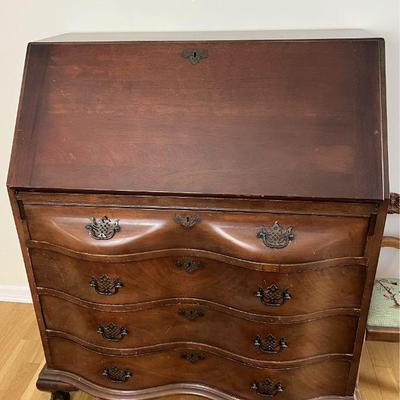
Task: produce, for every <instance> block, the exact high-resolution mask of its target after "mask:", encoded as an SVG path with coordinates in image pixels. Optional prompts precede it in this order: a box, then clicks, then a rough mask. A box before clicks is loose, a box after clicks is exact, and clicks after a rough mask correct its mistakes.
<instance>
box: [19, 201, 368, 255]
mask: <svg viewBox="0 0 400 400" xmlns="http://www.w3.org/2000/svg"><path fill="white" fill-rule="evenodd" d="M25 213H26V216H27V221H28V226H29V232H30V236H31V239H33V240H37V241H43V242H47V243H51V244H54V245H58V246H63V247H66V248H68V249H71V250H74V251H78V252H84V253H90V254H103V255H119V254H121V255H122V254H133V253H139V252H140V253H141V252H149V251H156V250H168V249H177V248H186V249H198V250H205V251H210V252H215V253H221V254H225V255H228V256H232V257H237V258H243V259H249V260H254V261H259V262H271V263H298V262H308V261H316V260H321V259H329V258H339V257H357V256H362V255H363V253H364V244H365V237H366V234H367V228H368V219H367V218H363V217H342V216H341V217H335V216H316V215H297V214H270V213H248V212H246V213H239V212H216V211H213V212H208V211H200V212H199V211H187V210H148V209H132V208H131V209H129V208H104V207H78V206H44V205H26V206H25ZM104 216H107V219H105V218H103V219H102V217H104ZM205 256H206V254H205Z"/></svg>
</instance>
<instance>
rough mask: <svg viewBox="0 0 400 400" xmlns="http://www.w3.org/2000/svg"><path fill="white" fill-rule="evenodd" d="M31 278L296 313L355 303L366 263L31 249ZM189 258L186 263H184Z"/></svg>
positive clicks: (86, 294) (131, 295)
mask: <svg viewBox="0 0 400 400" xmlns="http://www.w3.org/2000/svg"><path fill="white" fill-rule="evenodd" d="M30 252H31V257H32V263H33V269H34V274H35V280H36V283H37V285H38V286H39V287H45V288H50V289H53V290H56V291H61V292H64V293H67V294H69V295H72V296H74V297H77V298H79V299H81V300H85V301H90V302H95V303H101V304H137V303H144V302H149V301H161V302H162V301H165V300H167V299H174V298H192V299H202V300H206V301H209V302H213V303H218V304H221V305H224V306H228V307H232V308H235V309H237V310H240V311H244V312H249V313H256V314H264V315H271V316H274V315H282V316H294V315H301V314H310V313H313V312H320V311H326V310H332V309H338V308H359V306H360V303H361V297H362V293H363V287H364V280H365V273H366V268H365V266H364V265H362V262H361V261H360V259H347V260H346V259H339V260H335V261H334V262H326V261H325V262H324V261H322V262H317V263H312V264H311V265H310V264H308V265H307V266H304V265H297V266H296V265H292V266H279V265H275V266H274V265H271V266H270V268H271V269H272V270H274V271H278V272H267V271H262V270H261V271H260V270H254V269H253V268H259V267H260V264H254V265H252V266H250V267H249V266H247V267H243V266H237V265H231V264H229V263H228V262H221V261H216V260H211V259H206V258H201V257H197V256H196V254H193V256H188V255H187V254H186V255H182V256H178V255H177V256H176V257H161V258H157V259H148V260H142V261H135V262H119V263H117V262H116V263H114V262H113V263H110V262H93V261H86V260H80V259H77V258H73V257H70V256H66V255H63V254H59V253H56V252H52V251H44V250H41V249H40V250H39V249H31V250H30ZM186 263H189V264H186Z"/></svg>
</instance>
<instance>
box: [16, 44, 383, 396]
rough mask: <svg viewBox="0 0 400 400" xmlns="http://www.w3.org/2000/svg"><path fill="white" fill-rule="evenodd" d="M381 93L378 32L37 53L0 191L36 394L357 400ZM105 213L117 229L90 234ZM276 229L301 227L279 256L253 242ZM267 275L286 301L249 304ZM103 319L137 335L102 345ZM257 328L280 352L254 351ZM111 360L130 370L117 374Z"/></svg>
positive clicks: (377, 204)
mask: <svg viewBox="0 0 400 400" xmlns="http://www.w3.org/2000/svg"><path fill="white" fill-rule="evenodd" d="M188 47H196V48H197V47H199V48H200V47H201V48H203V47H207V50H208V55H209V57H208V58H206V59H202V60H201V61H200V63H198V64H197V65H192V64H191V63H190V62H189V60H188V59H187V58H183V57H181V53H182V50H183V49H188ZM160 60H161V61H160ZM384 85H385V77H384V46H383V41H382V40H380V39H365V40H329V41H322V40H302V41H293V40H286V41H258V42H249V41H236V42H196V43H189V42H168V43H161V42H140V43H138V42H136V43H97V44H94V43H75V44H72V43H69V44H68V43H57V44H48V43H40V44H39V43H35V44H31V45H30V47H29V49H28V57H27V63H26V69H25V75H24V83H23V91H22V95H21V101H20V109H19V112H18V120H17V127H16V133H15V140H14V146H13V152H12V159H11V163H10V172H9V179H8V187H9V194H10V200H11V204H12V208H13V213H14V217H15V221H16V225H17V229H18V233H19V237H20V241H21V247H22V251H23V255H24V259H25V264H26V268H27V273H28V278H29V283H30V287H31V291H32V296H33V300H34V304H35V311H36V314H37V318H38V323H39V327H40V331H41V335H42V341H43V346H44V350H45V354H46V360H47V364H48V368H45V369H44V371H43V373H42V374H41V376H40V378H39V380H38V387H39V388H41V389H43V390H49V391H53V392H54V391H57V390H59V391H72V390H74V389H81V390H85V391H87V392H89V393H90V394H92V395H94V396H97V397H99V398H104V399H108V400H111V399H112V400H115V399H124V400H126V399H127V398H132V399H135V400H145V399H150V398H153V397H158V396H166V395H177V394H197V395H202V396H205V397H208V398H210V399H212V400H233V399H235V400H236V399H238V398H240V399H256V398H259V397H258V396H257V395H256V394H255V392H254V390H252V389H251V388H250V387H251V384H252V383H254V381H262V380H265V379H266V378H268V377H270V378H273V379H274V380H277V379H282V381H284V382H283V383H284V385H285V391H284V392H283V393H278V394H277V396H279V398H282V399H286V400H299V399H304V400H306V399H307V400H311V399H315V398H320V397H321V396H322V397H324V396H327V397H326V399H330V400H333V399H335V400H336V399H337V398H338V396H340V398H341V399H344V398H345V399H346V400H350V399H353V397H354V396H356V394H355V393H356V389H355V385H356V379H357V371H358V366H359V359H360V354H361V348H362V343H363V338H364V333H365V326H366V317H367V312H368V307H369V302H370V296H371V291H372V286H373V280H374V275H375V270H376V264H377V258H378V255H379V249H380V241H381V238H382V234H383V228H384V222H385V217H386V213H387V209H388V204H389V193H388V182H387V180H388V178H387V176H388V174H387V155H386V132H385V129H386V119H385V87H384ZM244 133H245V134H244ZM66 192H69V193H66ZM267 198H268V200H267ZM346 199H347V201H346V202H343V200H346ZM177 214H179V215H184V216H185V215H188V216H193V217H194V216H196V215H197V216H198V217H199V220H196V222H197V223H196V224H195V226H193V227H192V229H184V228H183V227H182V226H180V225H179V224H177V223H176V222H175V216H176V215H177ZM104 215H107V216H108V217H110V218H112V219H120V226H121V231H120V232H117V233H116V234H115V236H114V237H113V238H112V239H110V240H107V241H97V240H94V239H93V238H92V237H90V236H89V232H88V230H87V229H85V225H87V224H88V223H89V222H90V218H92V217H96V218H100V217H102V216H104ZM276 220H278V221H279V223H280V224H281V225H282V226H283V227H284V228H288V227H290V226H293V232H294V234H295V237H294V240H293V241H290V243H289V244H288V245H287V246H286V247H284V248H282V249H279V250H278V249H270V248H268V247H266V246H265V245H264V244H263V242H262V240H261V239H260V238H257V233H258V231H259V229H260V228H261V227H262V226H266V227H268V225H271V224H273V223H274V222H275V221H276ZM143 227H147V228H143ZM182 257H183V258H187V257H192V258H194V259H197V260H200V261H201V262H202V263H203V265H202V268H200V269H198V270H196V271H194V272H192V273H187V272H185V271H184V270H183V269H182V268H177V267H176V265H175V262H176V261H177V260H178V259H181V258H182ZM104 273H107V274H108V275H110V276H111V277H112V278H113V279H114V278H119V279H120V280H123V286H122V287H121V288H119V289H118V291H117V293H116V294H114V295H112V296H110V297H108V296H104V295H99V294H98V293H96V292H95V289H94V288H93V287H91V286H90V281H91V280H92V277H96V278H99V277H100V276H101V274H104ZM117 275H118V276H117ZM260 281H261V282H260ZM272 281H274V282H273V283H276V284H278V285H279V287H280V288H281V289H287V290H288V291H289V292H290V294H291V296H292V298H291V299H290V300H288V301H286V302H285V303H284V304H283V305H282V306H281V307H276V308H270V307H267V306H265V305H262V304H261V302H260V299H259V298H257V297H256V296H255V294H256V292H257V290H258V289H259V287H260V286H261V287H263V288H264V289H265V288H267V287H268V285H269V284H270V283H272ZM255 286H257V287H255ZM181 309H182V310H183V311H180V310H181ZM102 316H107V319H110V320H111V319H114V322H115V323H118V324H121V325H122V324H124V325H126V326H127V329H128V335H127V336H125V337H124V338H123V340H122V341H121V342H107V344H105V343H103V342H102V340H104V339H102V338H101V337H100V335H99V334H97V333H96V332H94V329H95V328H96V325H97V324H98V323H99V321H100V320H102V319H103V317H102ZM194 316H195V317H197V318H194ZM111 317H114V318H111ZM74 321H75V322H74ZM63 322H64V323H63ZM105 322H106V321H105ZM109 322H110V321H109ZM166 323H168V324H170V327H169V329H166V330H163V326H164V324H166ZM196 327H197V328H196ZM137 329H140V330H142V332H144V333H145V334H142V335H137V336H134V335H133V334H132V332H134V331H135V330H137ZM258 331H260V335H267V334H268V333H272V334H274V335H277V336H280V335H284V336H287V338H286V339H287V341H288V343H289V347H288V348H286V349H284V350H283V351H282V352H281V353H279V354H277V355H266V354H261V353H258V352H259V351H260V350H259V349H258V348H256V347H255V346H254V345H251V343H249V341H248V337H249V336H253V335H255V334H257V333H256V332H258ZM261 331H262V332H261ZM282 332H283V333H282ZM226 337H228V338H229V339H230V341H227V340H224V339H225V338H226ZM311 337H312V339H311ZM147 340H148V341H147ZM124 343H125V344H126V345H125V344H124ZM293 343H296V344H295V345H294V344H293ZM297 343H298V344H297ZM125 346H126V347H125ZM247 346H250V348H248V347H247ZM182 353H184V354H186V358H189V359H191V360H196V359H197V358H198V357H199V354H200V358H202V356H205V357H206V358H205V359H204V360H200V361H198V362H196V363H193V364H192V363H191V362H189V361H188V360H187V359H185V358H182ZM187 353H189V354H187ZM191 353H193V354H191ZM123 355H125V356H123ZM111 362H112V364H113V365H114V364H117V363H118V364H120V365H118V366H119V367H121V368H122V367H124V368H127V367H129V368H131V369H132V372H133V378H132V379H130V380H128V383H127V384H122V385H121V384H113V383H110V382H109V381H107V379H106V378H105V377H104V376H103V375H102V372H103V369H104V368H107V367H111V366H112V365H110V363H111ZM106 364H107V365H106ZM266 374H268V376H266ZM138 377H139V379H138ZM124 385H125V386H124ZM342 396H345V397H342ZM277 398H278V397H277Z"/></svg>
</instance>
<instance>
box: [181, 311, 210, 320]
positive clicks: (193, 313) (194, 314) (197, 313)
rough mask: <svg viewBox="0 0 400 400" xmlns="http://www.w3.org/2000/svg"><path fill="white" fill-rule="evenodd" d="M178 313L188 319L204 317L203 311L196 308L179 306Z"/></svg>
mask: <svg viewBox="0 0 400 400" xmlns="http://www.w3.org/2000/svg"><path fill="white" fill-rule="evenodd" d="M178 314H179V315H181V316H182V317H184V318H186V319H188V320H189V321H194V320H196V319H198V318H201V317H204V313H203V311H201V310H199V309H197V308H186V309H185V308H180V309H179V311H178Z"/></svg>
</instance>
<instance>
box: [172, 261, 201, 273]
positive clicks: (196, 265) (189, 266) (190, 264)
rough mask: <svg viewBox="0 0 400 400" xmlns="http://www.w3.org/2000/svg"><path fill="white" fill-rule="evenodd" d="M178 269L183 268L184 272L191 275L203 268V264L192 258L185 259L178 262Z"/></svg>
mask: <svg viewBox="0 0 400 400" xmlns="http://www.w3.org/2000/svg"><path fill="white" fill-rule="evenodd" d="M176 266H177V267H178V268H182V269H183V270H184V271H186V272H188V273H191V272H194V271H197V270H198V269H200V268H203V264H202V262H201V261H199V260H192V259H191V258H185V259H183V260H178V261H177V262H176Z"/></svg>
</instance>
